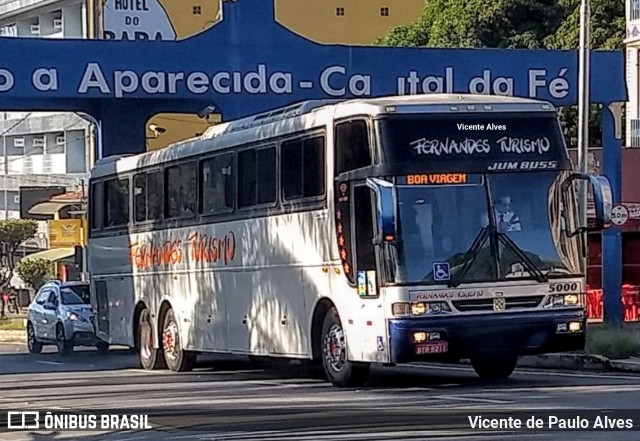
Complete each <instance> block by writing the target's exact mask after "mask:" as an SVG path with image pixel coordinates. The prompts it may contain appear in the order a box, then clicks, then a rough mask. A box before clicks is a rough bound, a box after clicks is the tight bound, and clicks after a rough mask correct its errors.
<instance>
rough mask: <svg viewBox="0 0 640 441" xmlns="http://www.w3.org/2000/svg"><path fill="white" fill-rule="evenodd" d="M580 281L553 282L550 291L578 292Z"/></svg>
mask: <svg viewBox="0 0 640 441" xmlns="http://www.w3.org/2000/svg"><path fill="white" fill-rule="evenodd" d="M577 291H578V283H577V282H573V283H553V284H551V285H549V292H577Z"/></svg>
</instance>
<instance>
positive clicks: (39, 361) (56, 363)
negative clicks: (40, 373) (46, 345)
mask: <svg viewBox="0 0 640 441" xmlns="http://www.w3.org/2000/svg"><path fill="white" fill-rule="evenodd" d="M36 363H40V364H52V365H55V366H60V365H63V364H64V363H61V362H59V361H44V360H37V361H36Z"/></svg>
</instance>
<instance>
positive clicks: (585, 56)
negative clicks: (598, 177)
mask: <svg viewBox="0 0 640 441" xmlns="http://www.w3.org/2000/svg"><path fill="white" fill-rule="evenodd" d="M590 15H591V11H590V9H589V0H582V2H581V5H580V49H579V56H578V171H579V172H580V173H587V171H588V170H587V168H588V159H589V76H590V75H589V74H590V68H589V55H590V50H589V16H590ZM578 191H579V192H578V208H579V210H580V225H587V186H586V185H584V183H580V186H579V190H578ZM584 234H586V233H584ZM583 243H585V245H587V244H588V241H587V240H585V241H584V242H583ZM585 251H586V250H585ZM583 268H584V269H585V271H586V269H587V257H586V252H585V256H584V257H583Z"/></svg>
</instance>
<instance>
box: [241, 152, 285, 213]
mask: <svg viewBox="0 0 640 441" xmlns="http://www.w3.org/2000/svg"><path fill="white" fill-rule="evenodd" d="M238 182H239V188H238V206H239V207H241V208H242V207H250V206H252V205H261V204H270V203H273V202H275V201H276V194H277V193H276V185H277V179H276V148H275V147H269V148H261V149H259V150H256V149H254V150H245V151H243V152H240V153H239V154H238Z"/></svg>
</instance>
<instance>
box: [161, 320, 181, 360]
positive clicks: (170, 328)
mask: <svg viewBox="0 0 640 441" xmlns="http://www.w3.org/2000/svg"><path fill="white" fill-rule="evenodd" d="M163 337H164V339H163V342H164V352H165V354H167V355H168V356H169V357H171V358H172V359H173V358H176V356H177V351H178V345H177V343H178V326H177V325H176V322H174V321H173V320H172V321H170V322H169V323H168V324H167V326H166V328H165V329H164V335H163Z"/></svg>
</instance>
